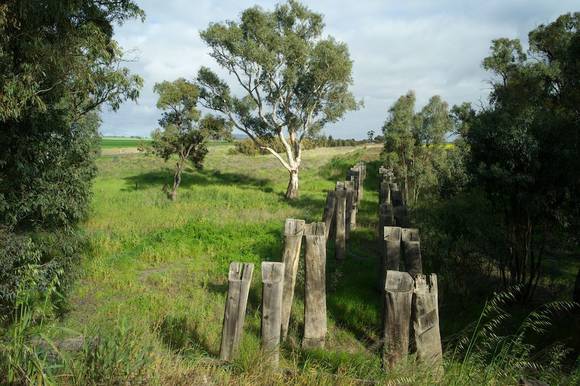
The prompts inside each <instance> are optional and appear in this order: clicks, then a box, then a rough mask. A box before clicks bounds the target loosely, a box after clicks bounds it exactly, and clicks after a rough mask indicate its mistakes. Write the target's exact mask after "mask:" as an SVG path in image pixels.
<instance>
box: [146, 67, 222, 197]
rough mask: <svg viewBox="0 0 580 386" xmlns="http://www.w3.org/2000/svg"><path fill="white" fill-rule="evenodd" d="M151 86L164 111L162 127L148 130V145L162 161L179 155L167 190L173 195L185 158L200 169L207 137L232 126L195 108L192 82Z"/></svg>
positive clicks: (197, 90)
mask: <svg viewBox="0 0 580 386" xmlns="http://www.w3.org/2000/svg"><path fill="white" fill-rule="evenodd" d="M153 89H154V91H155V92H157V93H158V94H159V99H158V100H157V108H159V109H161V110H163V115H162V117H161V119H160V120H159V125H160V126H161V128H159V129H155V130H154V131H153V133H151V137H152V142H151V148H152V149H153V153H155V154H156V155H157V156H159V157H161V158H163V159H164V160H165V161H168V160H169V159H170V158H171V157H172V156H174V155H176V156H177V157H178V161H177V164H176V169H175V174H174V182H173V190H172V191H171V193H170V194H169V195H170V198H171V199H175V197H176V194H177V188H178V187H179V184H180V182H181V173H182V171H183V168H184V167H185V162H186V161H190V162H191V163H192V164H193V166H195V167H196V168H198V169H201V168H202V166H203V159H204V158H205V156H206V154H207V140H208V139H210V138H211V139H219V138H223V137H229V135H230V131H231V130H230V125H228V123H227V122H226V121H225V120H224V119H222V118H218V117H214V116H212V115H205V116H204V117H201V113H200V111H199V110H198V109H197V101H198V98H199V89H198V87H197V86H196V85H195V84H193V83H191V82H188V81H187V80H185V79H183V78H180V79H177V80H175V81H173V82H167V81H165V82H162V83H157V84H155V87H154V88H153Z"/></svg>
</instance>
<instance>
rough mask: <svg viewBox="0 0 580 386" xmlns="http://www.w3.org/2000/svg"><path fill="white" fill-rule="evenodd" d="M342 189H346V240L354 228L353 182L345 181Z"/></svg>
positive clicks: (354, 203) (354, 198) (354, 195)
mask: <svg viewBox="0 0 580 386" xmlns="http://www.w3.org/2000/svg"><path fill="white" fill-rule="evenodd" d="M344 187H345V189H346V219H345V221H346V231H345V237H346V239H347V240H348V239H350V232H351V230H353V229H354V228H356V191H355V189H354V182H352V181H345V182H344Z"/></svg>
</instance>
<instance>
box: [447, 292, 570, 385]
mask: <svg viewBox="0 0 580 386" xmlns="http://www.w3.org/2000/svg"><path fill="white" fill-rule="evenodd" d="M521 291H522V288H520V287H513V288H510V289H508V290H506V291H503V292H500V293H495V294H494V295H493V296H492V298H491V299H489V300H488V301H486V303H485V305H484V307H483V309H482V311H481V314H480V316H479V318H478V320H477V321H475V322H473V323H472V324H471V325H470V326H468V327H467V328H466V329H465V332H464V333H463V334H462V335H461V336H460V338H459V339H457V341H456V342H455V343H454V344H453V346H454V347H453V350H452V351H451V354H450V355H451V357H452V358H454V359H455V358H457V359H459V360H460V365H459V366H458V367H453V368H452V369H451V374H448V377H450V378H451V379H453V380H454V381H456V382H458V383H463V381H467V380H470V381H471V382H473V383H477V384H494V383H495V381H496V380H498V379H501V380H503V382H510V383H512V382H513V383H516V382H519V380H520V379H521V378H526V377H529V376H532V377H533V378H537V379H540V380H542V381H545V382H548V383H549V384H560V381H561V380H562V379H561V369H562V367H563V365H564V363H563V361H564V358H565V356H566V353H567V352H568V351H569V350H567V349H566V348H565V347H563V346H562V345H559V344H554V345H553V346H552V347H550V348H549V350H546V351H547V352H546V354H544V355H543V356H537V355H535V354H534V352H535V347H534V345H533V344H532V343H530V338H531V337H533V336H534V335H536V336H537V335H541V334H544V333H546V332H547V331H548V330H549V329H550V328H551V327H552V324H553V319H554V318H555V317H557V316H559V315H561V314H563V313H567V312H570V311H572V310H573V309H574V308H575V307H576V306H577V305H575V304H574V303H571V302H563V301H558V302H552V303H548V304H545V305H542V306H540V307H539V308H537V309H535V310H533V311H531V312H530V313H528V314H527V315H526V316H525V317H524V318H523V319H522V320H521V322H520V323H519V326H518V327H517V328H516V329H515V331H513V330H511V328H510V322H511V321H512V320H513V319H514V316H513V315H511V314H510V313H509V312H507V311H505V307H506V306H508V305H509V304H510V303H513V302H514V301H516V299H517V298H519V297H520V295H519V293H520V292H521ZM474 370H476V371H477V372H474Z"/></svg>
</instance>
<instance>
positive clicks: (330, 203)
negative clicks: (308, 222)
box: [322, 190, 336, 240]
mask: <svg viewBox="0 0 580 386" xmlns="http://www.w3.org/2000/svg"><path fill="white" fill-rule="evenodd" d="M335 208H336V192H335V191H334V190H331V191H329V192H328V193H327V194H326V206H325V207H324V214H323V215H322V221H324V225H325V228H324V229H325V234H324V237H326V240H328V238H329V237H330V232H331V229H332V226H333V225H334V212H335Z"/></svg>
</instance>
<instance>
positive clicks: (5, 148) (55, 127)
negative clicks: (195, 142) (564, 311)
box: [0, 0, 143, 228]
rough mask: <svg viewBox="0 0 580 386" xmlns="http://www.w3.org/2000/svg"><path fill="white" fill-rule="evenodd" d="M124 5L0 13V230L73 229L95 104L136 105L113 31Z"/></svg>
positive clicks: (82, 206)
mask: <svg viewBox="0 0 580 386" xmlns="http://www.w3.org/2000/svg"><path fill="white" fill-rule="evenodd" d="M142 15H143V14H142V11H141V10H140V9H139V8H138V7H137V6H136V5H135V4H134V3H133V2H132V1H130V0H122V1H112V0H105V1H64V2H63V1H59V0H42V1H35V2H21V1H11V2H8V3H5V4H3V5H2V6H0V74H1V75H0V122H1V124H2V131H3V132H2V139H1V140H0V166H1V168H0V222H2V223H3V224H7V225H9V226H14V227H18V228H54V227H63V226H71V225H74V224H75V223H77V222H78V221H79V220H80V219H82V218H83V217H84V215H85V214H86V209H87V206H88V200H89V195H90V192H89V190H90V181H91V179H92V178H93V177H94V174H95V168H94V154H95V152H96V150H97V141H98V134H97V128H98V123H99V122H98V118H97V116H96V114H95V113H96V112H97V111H98V108H99V106H101V105H103V104H108V105H109V106H110V107H111V108H113V109H117V108H118V107H119V105H120V103H121V102H122V101H124V100H125V99H136V98H137V96H138V89H139V87H140V85H141V79H140V78H139V77H136V76H132V75H130V74H129V72H128V70H127V69H126V68H124V67H121V66H120V62H121V60H122V52H121V50H120V49H119V47H118V46H117V43H116V42H115V41H114V40H113V39H112V31H113V24H114V23H116V22H123V21H125V20H127V19H130V18H133V17H136V16H139V17H140V16H142Z"/></svg>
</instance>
